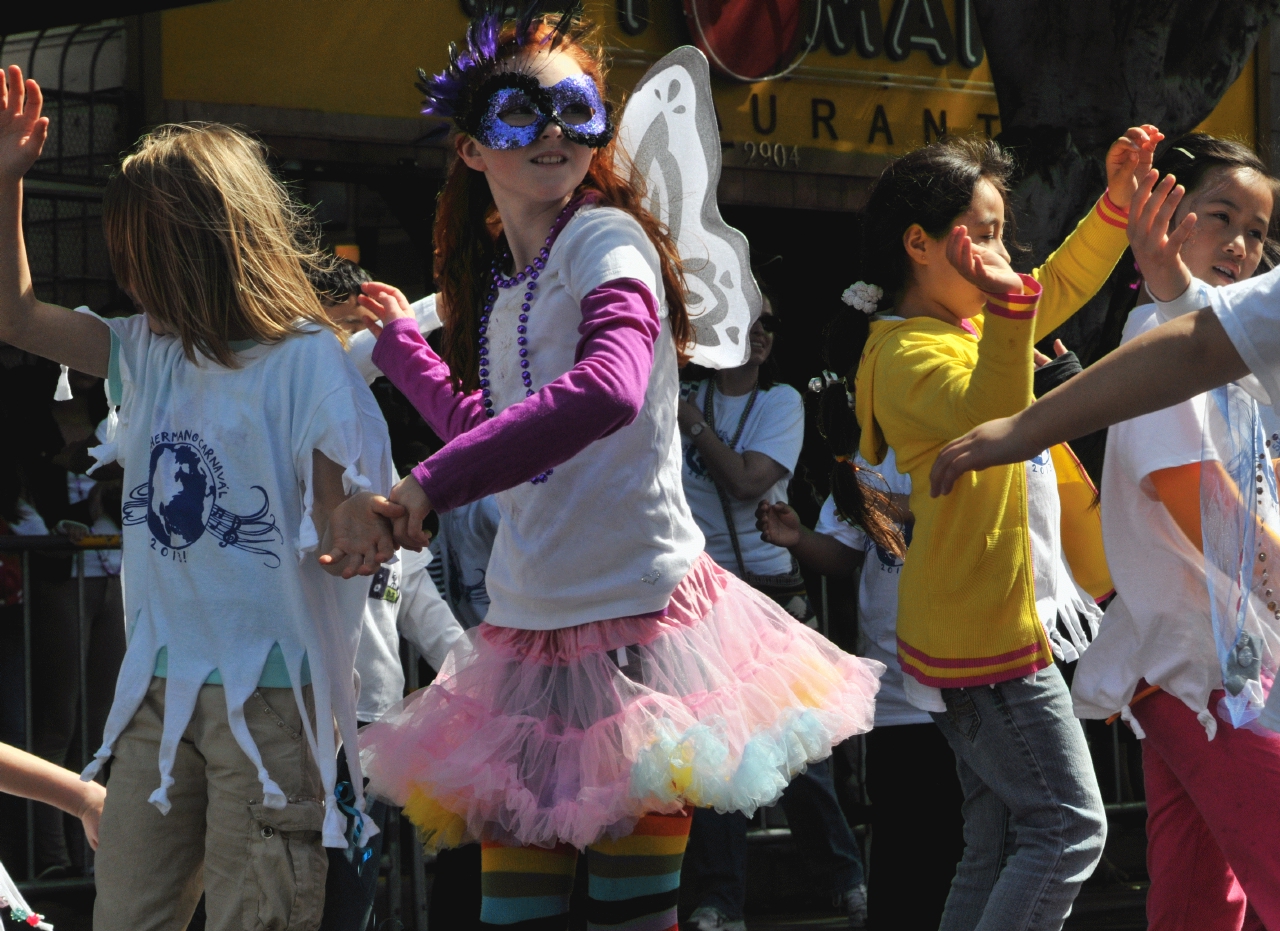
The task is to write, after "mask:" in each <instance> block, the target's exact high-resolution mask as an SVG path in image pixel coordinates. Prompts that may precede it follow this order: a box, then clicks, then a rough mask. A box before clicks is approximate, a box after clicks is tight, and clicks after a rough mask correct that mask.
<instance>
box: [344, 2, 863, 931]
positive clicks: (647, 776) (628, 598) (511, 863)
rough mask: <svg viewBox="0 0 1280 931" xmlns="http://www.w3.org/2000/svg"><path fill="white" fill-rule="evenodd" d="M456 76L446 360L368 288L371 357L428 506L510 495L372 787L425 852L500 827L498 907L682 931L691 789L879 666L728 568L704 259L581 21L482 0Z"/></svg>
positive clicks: (368, 738)
mask: <svg viewBox="0 0 1280 931" xmlns="http://www.w3.org/2000/svg"><path fill="white" fill-rule="evenodd" d="M451 58H452V64H451V66H450V67H449V69H448V70H446V71H445V72H444V73H443V74H441V75H439V76H437V77H435V78H427V77H426V76H425V75H423V76H422V77H423V80H422V83H421V85H420V86H421V87H422V89H423V90H424V92H425V94H426V97H427V111H428V112H429V113H432V114H435V115H439V116H447V117H451V118H452V119H453V120H454V121H455V123H456V124H457V127H458V129H459V133H458V134H457V137H456V150H457V159H456V161H455V162H454V164H453V166H452V167H451V169H450V172H449V177H448V180H447V181H446V184H445V188H444V190H443V192H442V193H441V196H440V201H439V205H438V208H437V212H436V222H435V242H436V266H435V271H436V279H437V281H438V282H439V284H440V293H439V295H438V304H437V308H438V310H439V313H440V317H441V318H442V319H443V320H444V340H443V344H442V351H441V353H440V355H437V354H436V353H435V352H433V351H432V349H431V348H429V347H428V346H427V344H426V343H425V341H424V340H423V339H422V338H421V336H420V334H419V333H418V329H417V324H416V322H415V321H414V319H413V316H412V314H411V312H410V310H409V307H408V304H407V302H406V301H405V299H404V297H403V295H401V294H400V293H399V292H398V291H396V290H395V289H394V288H390V287H386V286H383V285H376V284H373V285H366V286H365V288H364V296H363V297H362V304H363V305H364V306H365V307H367V308H368V309H369V310H371V311H373V312H374V313H376V314H377V315H378V317H379V318H380V320H381V321H382V327H381V328H378V329H380V335H379V339H378V344H377V347H376V349H375V351H374V357H373V358H374V362H375V363H376V364H377V365H378V367H379V368H381V369H382V370H383V371H384V372H386V374H387V375H388V376H389V377H390V378H391V380H392V381H393V383H395V384H396V385H397V387H399V388H400V389H401V390H402V391H404V392H405V394H406V395H407V396H408V397H409V398H410V399H411V400H412V402H413V403H414V405H415V406H416V407H417V409H418V410H419V411H420V412H421V413H422V415H423V416H424V417H425V418H426V419H427V421H428V422H429V423H430V424H431V425H432V427H433V428H434V429H435V430H436V431H437V432H438V433H439V434H440V435H441V436H442V437H443V438H444V439H445V440H446V444H445V446H444V448H443V449H442V450H440V452H438V453H437V454H435V455H434V456H432V457H431V458H429V459H427V460H426V461H425V462H422V463H420V464H419V465H418V466H417V468H415V469H414V470H413V474H412V475H411V476H409V477H407V478H406V479H405V480H404V481H403V482H401V483H400V484H399V485H398V486H397V487H396V489H395V490H394V492H393V498H394V500H395V501H397V502H399V503H400V504H402V505H403V506H404V507H405V508H407V509H408V510H407V516H406V517H405V518H404V519H402V520H401V521H400V522H399V523H398V525H397V526H396V535H397V539H399V540H400V541H401V542H402V544H403V545H405V546H410V547H414V548H417V547H421V546H423V545H424V544H426V542H427V538H426V534H424V533H423V531H422V529H421V527H422V521H423V518H425V517H426V515H427V514H428V512H429V511H430V510H432V509H436V510H449V509H451V508H455V507H458V506H460V505H463V504H465V503H467V502H469V501H474V500H477V499H479V498H481V497H483V496H485V495H489V494H496V500H497V502H498V506H499V510H500V512H501V524H500V527H499V530H498V534H497V538H496V540H495V542H494V546H493V555H492V558H491V560H490V563H489V571H488V575H487V577H486V585H487V588H488V592H489V596H490V600H491V604H490V607H489V613H488V615H487V618H486V621H485V623H483V624H481V625H480V626H479V627H478V628H476V629H475V630H473V631H471V632H469V636H470V638H471V640H472V642H473V645H474V651H472V652H470V653H468V654H466V655H463V652H462V651H457V652H455V654H454V655H453V656H451V658H450V659H449V660H448V661H447V662H446V664H445V668H444V669H443V670H442V671H441V674H440V677H439V678H437V680H436V682H435V683H434V684H433V685H431V686H430V687H429V688H427V689H424V690H422V691H421V692H419V693H417V694H415V695H414V696H411V697H410V699H408V700H407V701H406V702H405V704H404V705H403V706H402V707H401V708H400V709H399V710H393V711H392V712H390V713H389V714H388V715H387V716H386V717H384V718H383V719H382V720H381V721H380V722H378V723H377V724H375V725H373V726H371V727H370V728H368V729H366V730H365V731H364V732H363V736H362V740H361V750H362V756H363V759H364V760H365V761H366V763H367V769H366V771H367V772H368V773H369V774H370V776H371V780H372V782H371V786H370V788H371V790H372V791H374V792H376V793H378V794H380V795H383V796H386V797H389V798H391V799H392V800H394V801H395V802H397V803H399V804H402V805H404V806H405V809H406V812H407V813H408V814H409V816H410V817H411V818H412V819H413V820H414V822H415V823H416V824H417V825H418V826H419V828H420V830H421V832H422V836H423V838H424V839H425V842H426V843H427V845H428V846H429V847H431V848H436V849H438V848H442V847H452V846H456V845H459V844H462V843H466V842H473V841H476V840H479V841H481V842H482V843H483V854H482V870H483V876H482V890H483V900H482V910H481V920H482V922H483V923H485V925H486V926H488V925H490V924H492V925H503V926H504V927H506V928H512V929H519V928H528V929H531V928H564V927H565V926H566V922H567V912H568V902H569V893H570V888H571V886H572V882H573V875H574V864H575V859H576V855H577V851H578V850H580V849H583V848H586V849H587V850H588V866H589V874H590V882H589V890H588V891H589V906H588V909H589V914H588V921H589V925H590V927H593V928H594V927H597V926H618V927H621V926H625V927H637V928H639V927H643V928H645V929H653V931H660V929H667V928H670V929H675V927H676V900H677V896H678V892H679V883H680V864H681V858H682V856H683V853H684V847H685V842H686V839H687V837H688V831H689V822H690V818H689V807H690V806H695V805H697V806H710V807H715V808H717V809H719V810H720V811H745V812H748V813H750V812H753V811H754V810H755V809H756V807H758V806H760V805H767V804H770V803H772V802H773V801H774V800H775V799H777V798H778V796H779V795H780V793H781V791H782V789H783V788H784V787H785V786H786V784H787V782H788V781H789V780H790V778H791V777H792V776H793V775H794V774H795V773H796V772H798V771H799V770H801V769H803V768H804V767H805V766H806V765H808V764H809V763H811V762H815V761H817V760H821V759H824V758H825V757H827V756H828V755H829V754H830V753H831V747H832V745H833V744H835V743H838V742H839V741H841V740H843V739H845V738H846V737H848V736H850V735H853V734H856V733H861V732H864V731H866V730H868V729H869V728H870V726H871V721H872V705H873V696H874V694H875V691H876V688H877V684H878V682H877V677H878V674H879V672H880V671H881V670H882V668H883V667H882V666H881V665H880V664H878V663H874V662H869V661H865V660H860V659H857V658H855V657H852V656H848V655H846V654H844V653H842V652H841V651H840V650H838V649H836V648H835V647H834V646H832V645H831V644H830V643H829V642H827V641H826V640H825V639H823V638H822V637H821V636H819V635H818V634H816V633H814V632H813V631H811V630H809V629H808V628H806V627H804V626H803V625H802V624H799V623H798V622H796V621H795V620H793V619H792V618H791V617H790V615H788V614H787V613H786V612H785V611H783V610H782V609H781V608H779V607H778V606H777V605H775V604H774V603H773V602H772V601H771V600H770V599H768V598H765V597H763V596H761V595H759V594H757V593H756V592H754V591H753V590H752V589H750V588H748V587H747V586H746V585H744V584H743V583H741V582H739V581H738V580H737V579H736V578H734V577H733V576H731V575H729V574H728V573H726V572H724V571H723V570H721V569H719V568H718V567H717V566H716V565H715V563H714V562H713V561H712V560H711V559H710V558H709V557H708V556H706V555H705V554H704V553H703V538H702V534H701V533H700V532H699V531H698V528H697V525H696V524H695V523H694V521H693V518H692V516H691V514H690V512H689V508H688V505H687V504H686V503H685V500H684V495H683V492H682V488H681V478H680V469H681V456H680V440H679V435H678V432H677V429H676V406H677V397H678V391H679V381H678V376H677V370H678V366H679V363H680V361H681V360H682V358H683V357H684V356H685V354H686V352H687V351H688V350H689V348H690V347H691V346H692V345H693V340H694V333H693V330H692V327H691V324H690V321H689V316H688V313H687V311H686V307H685V288H684V283H683V279H682V277H681V273H680V259H679V256H678V255H677V253H676V249H675V244H674V243H673V241H672V239H671V237H670V236H669V235H668V233H667V232H666V230H665V229H664V228H663V227H662V226H661V225H660V224H659V223H658V221H657V220H655V219H654V217H653V216H652V215H651V214H650V213H649V212H648V211H647V210H646V209H645V208H644V206H643V203H645V201H644V199H643V198H644V192H643V190H642V185H641V182H640V181H639V180H638V179H636V178H635V177H633V176H632V173H631V171H630V168H629V166H628V167H624V166H623V165H621V164H619V162H621V161H624V159H622V158H621V157H620V156H616V155H615V145H616V143H614V142H613V123H612V119H611V113H610V109H609V104H608V103H607V102H606V99H605V85H604V73H603V67H602V63H601V57H600V52H599V50H598V48H597V47H596V46H595V45H594V44H592V43H591V42H590V41H589V37H588V35H587V34H586V32H585V30H584V29H582V28H581V27H580V26H579V25H577V23H576V22H575V18H574V15H573V14H566V15H564V16H558V17H541V16H536V15H534V12H529V13H526V15H525V16H523V17H521V18H520V19H519V20H518V21H516V22H510V21H506V22H504V21H503V20H502V19H501V17H500V15H488V16H486V17H484V18H482V19H480V20H479V21H477V22H475V23H473V25H472V26H471V28H470V30H469V32H468V37H467V46H466V48H465V49H462V50H458V49H456V48H455V49H453V50H452V54H451Z"/></svg>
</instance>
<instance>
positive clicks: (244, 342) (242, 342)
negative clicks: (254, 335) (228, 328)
mask: <svg viewBox="0 0 1280 931" xmlns="http://www.w3.org/2000/svg"><path fill="white" fill-rule="evenodd" d="M257 345H258V341H257V340H256V339H229V340H227V346H228V347H229V348H230V349H231V351H232V352H244V351H245V350H246V349H252V348H253V347H254V346H257Z"/></svg>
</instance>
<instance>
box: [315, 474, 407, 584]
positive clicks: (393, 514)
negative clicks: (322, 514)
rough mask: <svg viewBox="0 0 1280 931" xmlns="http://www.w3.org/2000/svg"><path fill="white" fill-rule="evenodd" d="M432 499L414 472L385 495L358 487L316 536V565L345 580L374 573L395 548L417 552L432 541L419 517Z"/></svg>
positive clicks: (334, 511)
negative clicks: (323, 530)
mask: <svg viewBox="0 0 1280 931" xmlns="http://www.w3.org/2000/svg"><path fill="white" fill-rule="evenodd" d="M430 513H431V500H430V499H429V498H428V497H427V493H426V492H425V491H423V490H422V486H421V485H419V484H418V480H417V479H416V478H414V477H413V476H412V475H410V476H407V477H406V478H403V479H401V480H400V481H399V482H398V483H397V484H396V486H395V487H394V488H392V489H391V494H390V495H389V496H387V497H383V496H382V495H375V494H373V493H372V492H367V491H366V492H361V493H359V494H355V495H352V496H351V497H350V498H347V499H346V500H345V501H343V502H342V504H340V505H338V506H337V507H336V508H334V510H333V514H332V516H331V517H330V518H329V524H328V526H327V527H326V528H325V532H324V537H323V539H322V540H321V541H320V547H319V551H320V553H321V556H320V557H319V559H320V565H321V566H323V567H324V571H325V572H327V573H329V574H330V575H333V576H341V577H342V578H344V579H350V578H354V577H355V576H357V575H373V574H374V573H375V572H377V571H378V569H379V567H380V566H381V565H382V564H383V563H384V562H386V561H387V560H388V559H390V558H391V557H392V556H393V555H394V554H395V551H396V549H397V548H404V549H408V550H413V551H414V552H418V551H420V550H421V549H422V548H423V547H424V546H428V545H429V544H430V543H431V534H430V533H428V532H427V531H426V530H425V529H423V526H422V522H423V521H425V520H426V519H427V515H428V514H430Z"/></svg>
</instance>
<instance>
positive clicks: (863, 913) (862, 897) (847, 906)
mask: <svg viewBox="0 0 1280 931" xmlns="http://www.w3.org/2000/svg"><path fill="white" fill-rule="evenodd" d="M836 905H837V906H839V907H842V908H843V909H844V912H845V914H846V915H847V916H848V918H849V927H850V928H865V927H866V926H867V887H866V886H865V885H861V884H860V885H857V886H850V887H849V888H848V889H846V890H845V892H844V895H842V896H839V897H838V898H837V900H836Z"/></svg>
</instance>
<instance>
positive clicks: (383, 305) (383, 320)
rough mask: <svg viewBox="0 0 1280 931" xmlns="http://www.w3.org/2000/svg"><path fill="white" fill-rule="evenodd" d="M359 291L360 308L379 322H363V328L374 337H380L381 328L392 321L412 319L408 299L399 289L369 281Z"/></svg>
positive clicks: (411, 310)
mask: <svg viewBox="0 0 1280 931" xmlns="http://www.w3.org/2000/svg"><path fill="white" fill-rule="evenodd" d="M360 291H361V293H360V294H359V296H358V300H359V302H360V306H361V307H363V308H364V309H365V310H367V311H369V312H370V313H372V314H374V315H375V316H376V317H377V318H378V321H379V322H376V323H375V322H374V321H372V320H368V321H366V322H365V326H366V327H367V328H368V329H369V332H370V333H372V334H373V335H374V336H381V335H382V328H383V327H384V326H386V325H387V324H388V323H390V322H391V321H392V320H404V319H409V320H413V319H414V316H413V309H412V308H411V307H410V306H409V299H408V298H407V297H405V296H404V293H403V292H401V290H400V289H399V288H393V287H392V286H391V285H389V284H383V283H382V282H380V281H369V282H366V283H365V284H364V285H363V286H362V287H361V289H360Z"/></svg>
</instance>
